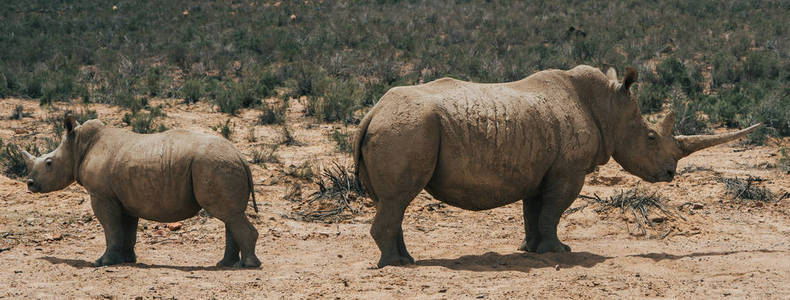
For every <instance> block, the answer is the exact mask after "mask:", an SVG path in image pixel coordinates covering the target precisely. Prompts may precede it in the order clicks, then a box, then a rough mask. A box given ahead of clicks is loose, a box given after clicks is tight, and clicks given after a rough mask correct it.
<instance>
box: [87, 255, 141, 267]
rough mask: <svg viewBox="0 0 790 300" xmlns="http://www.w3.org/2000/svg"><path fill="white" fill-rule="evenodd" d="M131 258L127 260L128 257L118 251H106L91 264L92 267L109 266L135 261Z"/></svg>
mask: <svg viewBox="0 0 790 300" xmlns="http://www.w3.org/2000/svg"><path fill="white" fill-rule="evenodd" d="M131 259H132V261H129V260H130V257H128V256H127V255H124V254H123V253H120V252H106V253H104V255H102V256H101V257H99V259H97V260H96V261H95V262H93V266H94V267H102V266H111V265H117V264H122V263H127V262H135V261H136V258H131Z"/></svg>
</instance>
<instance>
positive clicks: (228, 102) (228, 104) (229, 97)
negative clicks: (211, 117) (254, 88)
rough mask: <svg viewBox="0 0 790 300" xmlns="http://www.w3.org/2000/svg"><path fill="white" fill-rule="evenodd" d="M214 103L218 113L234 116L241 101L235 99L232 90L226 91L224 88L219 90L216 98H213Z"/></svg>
mask: <svg viewBox="0 0 790 300" xmlns="http://www.w3.org/2000/svg"><path fill="white" fill-rule="evenodd" d="M214 103H216V104H217V106H219V111H220V112H223V113H226V114H230V115H236V113H238V112H239V109H240V108H241V101H239V98H238V97H236V95H235V94H234V91H233V90H229V89H226V88H224V87H222V88H220V89H219V91H218V92H217V95H216V98H214Z"/></svg>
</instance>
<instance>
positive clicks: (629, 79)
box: [620, 67, 639, 92]
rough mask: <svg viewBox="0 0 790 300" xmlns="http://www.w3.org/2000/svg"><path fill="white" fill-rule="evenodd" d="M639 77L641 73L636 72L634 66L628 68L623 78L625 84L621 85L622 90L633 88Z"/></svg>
mask: <svg viewBox="0 0 790 300" xmlns="http://www.w3.org/2000/svg"><path fill="white" fill-rule="evenodd" d="M637 79H639V74H638V73H637V72H636V69H634V68H631V67H629V68H627V69H626V70H625V78H624V79H623V85H622V86H621V87H620V89H621V91H624V92H627V91H629V89H630V88H631V85H632V84H634V82H636V80H637Z"/></svg>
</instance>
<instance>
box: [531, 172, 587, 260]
mask: <svg viewBox="0 0 790 300" xmlns="http://www.w3.org/2000/svg"><path fill="white" fill-rule="evenodd" d="M583 185H584V173H581V174H574V173H571V174H568V173H562V174H557V175H554V176H549V177H548V178H546V184H545V186H544V188H543V190H542V195H541V198H542V199H543V201H542V202H543V203H542V206H541V208H540V215H539V216H538V232H539V233H540V242H539V243H538V247H537V249H536V251H537V252H538V253H546V252H570V251H571V247H569V246H568V245H566V244H563V243H562V242H560V239H559V238H558V237H557V225H558V224H559V222H560V217H562V213H564V212H565V210H566V209H568V207H569V206H571V204H572V203H573V201H574V200H576V197H577V196H578V195H579V191H581V189H582V186H583Z"/></svg>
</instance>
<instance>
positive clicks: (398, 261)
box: [378, 256, 414, 268]
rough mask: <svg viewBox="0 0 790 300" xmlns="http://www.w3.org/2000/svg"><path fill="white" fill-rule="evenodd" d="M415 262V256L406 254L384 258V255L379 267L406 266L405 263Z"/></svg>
mask: <svg viewBox="0 0 790 300" xmlns="http://www.w3.org/2000/svg"><path fill="white" fill-rule="evenodd" d="M413 263H414V258H411V257H405V256H397V257H391V258H384V257H382V258H381V259H380V260H379V263H378V267H379V268H383V267H386V266H404V265H410V264H413Z"/></svg>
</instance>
